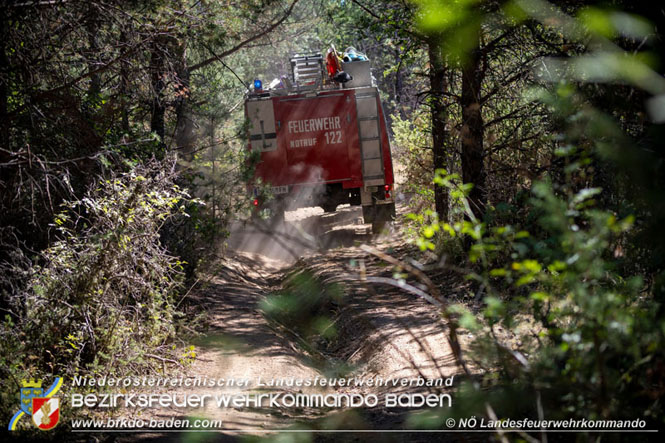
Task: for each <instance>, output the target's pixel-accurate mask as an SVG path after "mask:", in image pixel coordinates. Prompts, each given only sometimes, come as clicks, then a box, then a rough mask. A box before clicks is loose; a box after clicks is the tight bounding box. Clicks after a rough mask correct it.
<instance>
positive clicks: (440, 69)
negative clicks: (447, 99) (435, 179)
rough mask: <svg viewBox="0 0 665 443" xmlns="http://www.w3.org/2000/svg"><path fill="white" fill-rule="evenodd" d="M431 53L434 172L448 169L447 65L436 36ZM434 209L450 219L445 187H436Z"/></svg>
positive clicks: (444, 218) (429, 49) (430, 44)
mask: <svg viewBox="0 0 665 443" xmlns="http://www.w3.org/2000/svg"><path fill="white" fill-rule="evenodd" d="M427 47H428V53H429V64H430V68H429V81H430V89H431V110H432V154H433V160H434V165H433V166H434V171H436V170H437V169H445V170H446V171H448V172H450V171H449V169H448V159H447V153H446V142H447V141H448V132H447V130H446V120H447V115H446V111H447V110H446V106H445V103H444V102H443V92H444V91H445V90H446V88H447V84H446V65H445V62H444V60H443V50H442V49H443V48H442V46H441V41H440V40H439V38H438V37H436V36H434V37H432V38H431V39H430V41H429V42H428V46H427ZM434 207H435V209H436V213H437V214H438V216H439V220H442V221H443V220H447V219H448V189H446V188H445V187H443V186H438V185H435V187H434Z"/></svg>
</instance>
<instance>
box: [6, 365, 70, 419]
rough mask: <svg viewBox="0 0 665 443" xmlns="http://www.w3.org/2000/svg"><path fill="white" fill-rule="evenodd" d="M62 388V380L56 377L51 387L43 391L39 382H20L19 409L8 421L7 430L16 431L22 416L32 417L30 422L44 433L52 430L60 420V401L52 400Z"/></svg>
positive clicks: (57, 399)
mask: <svg viewBox="0 0 665 443" xmlns="http://www.w3.org/2000/svg"><path fill="white" fill-rule="evenodd" d="M61 387H62V378H60V377H56V378H55V381H54V382H53V384H51V386H50V387H49V388H48V389H47V390H46V391H44V389H43V388H42V381H41V380H37V381H35V380H32V379H31V380H30V381H28V380H22V381H21V388H20V393H21V399H20V400H21V405H20V407H21V409H20V410H19V411H17V412H16V414H14V416H13V417H12V419H11V420H10V421H9V430H10V431H14V430H16V425H17V423H18V421H19V420H20V419H21V417H23V416H24V415H26V414H28V415H31V416H32V422H33V423H34V424H35V425H36V426H37V427H38V428H39V429H42V430H44V431H46V430H48V429H53V428H54V427H55V425H57V424H58V420H60V399H59V398H53V395H55V394H56V393H57V392H58V391H59V390H60V388H61Z"/></svg>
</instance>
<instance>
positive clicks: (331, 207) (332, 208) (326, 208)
mask: <svg viewBox="0 0 665 443" xmlns="http://www.w3.org/2000/svg"><path fill="white" fill-rule="evenodd" d="M321 207H322V208H323V212H335V211H336V210H337V205H336V204H334V203H326V204H325V205H321Z"/></svg>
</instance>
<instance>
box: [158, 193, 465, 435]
mask: <svg viewBox="0 0 665 443" xmlns="http://www.w3.org/2000/svg"><path fill="white" fill-rule="evenodd" d="M276 229H277V232H269V231H268V229H267V227H266V226H256V225H251V224H246V225H243V224H240V223H238V224H237V225H235V226H234V227H233V229H232V233H231V236H230V238H229V241H228V250H227V251H226V254H225V257H226V258H225V259H224V262H223V263H221V264H220V266H219V270H218V271H217V272H215V273H214V276H213V277H212V279H211V281H210V283H209V284H208V285H206V286H205V287H204V288H203V289H202V290H200V291H199V292H198V293H197V294H195V295H194V296H195V297H196V299H197V302H198V303H200V304H201V305H203V306H204V307H205V310H206V312H207V316H208V319H209V322H210V331H209V332H208V333H207V334H206V335H204V336H203V337H199V338H197V339H196V340H195V342H194V345H195V346H196V352H197V357H196V359H195V361H194V363H193V365H192V366H191V367H190V368H188V369H187V374H188V375H191V376H202V377H208V378H210V379H213V378H214V379H219V378H224V379H248V380H250V385H249V386H248V387H227V388H215V393H223V394H234V393H235V394H238V393H240V392H243V393H260V392H282V393H284V392H290V393H305V394H311V393H322V394H325V393H338V394H340V393H359V394H369V393H371V394H376V395H378V396H379V398H382V396H383V395H385V394H386V393H399V392H419V393H425V394H427V393H437V394H439V395H440V394H441V393H445V392H446V391H445V388H443V389H442V388H436V389H435V388H430V389H429V390H428V388H422V387H421V388H415V387H390V388H388V387H385V386H383V387H371V388H370V387H366V386H364V387H355V386H354V387H336V388H330V387H328V388H321V387H311V388H305V387H294V386H291V387H289V386H282V387H265V386H259V385H258V380H259V378H260V379H261V380H263V381H269V380H273V379H277V380H280V379H287V380H288V379H291V378H293V379H301V380H306V379H312V380H313V379H315V378H316V377H319V378H326V377H338V376H340V369H339V368H342V367H343V368H344V370H343V371H342V372H341V373H342V374H343V376H344V377H360V378H364V379H369V378H374V379H378V378H383V379H386V380H387V379H395V378H416V377H419V376H421V377H424V378H431V379H437V378H445V377H449V376H452V375H454V374H458V370H457V367H456V366H455V361H454V358H453V354H452V352H451V350H450V347H449V345H448V342H447V339H446V336H445V333H446V329H445V325H444V324H443V323H442V322H441V320H440V317H439V315H438V314H437V313H436V310H435V309H433V308H432V306H431V305H429V304H428V303H427V302H426V301H424V300H423V299H421V298H419V297H418V296H415V295H412V294H408V293H406V292H404V291H401V290H400V289H399V288H395V287H393V286H389V285H385V284H380V283H376V282H368V277H369V276H373V277H377V278H378V280H377V281H379V282H380V281H381V278H383V279H391V278H392V276H393V270H392V268H391V267H388V266H385V265H384V263H383V262H382V261H381V260H380V259H379V258H377V257H375V256H373V255H371V254H369V253H368V252H366V251H364V250H362V249H361V248H360V245H362V244H371V245H372V246H373V247H374V248H377V249H379V250H382V251H387V252H388V253H390V254H392V255H394V256H397V257H407V256H408V254H409V251H411V250H412V248H411V249H409V247H408V246H405V245H404V244H403V237H400V236H398V235H396V234H395V233H394V232H393V233H390V232H387V233H384V234H382V235H379V236H376V235H372V234H371V233H370V232H371V228H370V226H369V225H366V224H363V223H362V215H361V211H360V209H359V208H354V207H349V206H346V207H340V208H338V211H337V212H336V213H333V214H325V213H323V211H322V210H321V209H318V208H315V209H314V208H308V209H301V210H299V211H295V212H287V216H286V220H285V222H284V224H283V225H281V226H279V227H277V228H276ZM301 271H307V272H308V273H309V274H310V275H312V276H314V277H315V278H316V280H317V281H319V282H321V284H322V285H323V286H327V285H334V284H336V285H339V287H341V288H343V297H342V299H341V301H340V302H339V303H338V304H336V305H335V306H334V307H333V308H334V309H333V311H334V312H332V313H331V315H332V316H333V317H334V324H333V327H334V329H335V331H336V334H335V337H334V339H331V340H329V341H327V342H326V343H324V344H323V345H321V346H309V345H308V344H307V343H306V342H305V341H304V340H303V339H302V337H301V336H300V335H299V333H298V332H297V331H296V329H297V328H295V327H294V328H289V327H288V326H284V325H281V324H277V323H276V322H274V321H269V320H267V319H266V317H265V316H264V315H263V314H262V312H261V309H260V306H261V303H262V300H264V299H265V297H266V296H269V295H270V294H273V293H275V292H277V291H279V290H280V289H283V287H284V282H285V280H286V279H287V278H288V276H289V275H293V274H294V273H296V272H301ZM444 274H445V273H444V272H443V271H440V275H434V276H433V277H434V278H441V279H445V278H447V276H446V275H444ZM369 280H371V279H369ZM458 289H459V290H460V291H461V290H463V288H461V287H460V288H458ZM451 290H455V289H454V288H452V289H451ZM181 390H182V389H181ZM201 391H202V392H204V390H203V389H201ZM190 392H191V391H190ZM381 405H382V403H380V404H379V406H381ZM182 412H183V411H182V410H175V409H174V410H170V411H163V410H162V411H160V414H158V416H159V417H158V418H168V417H170V416H181V417H182V416H183V414H182ZM409 412H412V411H407V410H405V409H404V408H385V407H377V408H372V409H370V410H366V411H362V412H358V411H357V410H352V409H348V410H330V409H328V410H324V409H321V408H282V409H279V408H270V407H265V408H252V407H250V408H247V407H244V408H232V407H223V408H220V407H218V406H217V405H216V404H214V402H210V403H209V404H208V406H207V407H206V409H205V410H204V411H201V410H196V411H192V412H191V413H190V414H189V416H197V417H205V418H210V419H221V420H222V421H223V426H222V428H223V429H222V431H221V433H216V434H215V435H214V436H212V435H210V436H209V437H210V438H211V439H212V440H211V441H220V440H221V441H225V440H229V441H233V440H235V439H238V438H242V437H247V436H248V435H258V436H265V435H268V434H269V433H271V432H274V431H275V430H280V429H292V427H293V426H294V425H295V424H298V425H297V426H299V427H302V428H308V429H319V430H320V429H325V428H337V429H393V430H394V429H403V428H405V427H406V426H407V423H406V420H407V417H408V413H409ZM291 435H294V434H291ZM314 435H315V436H316V437H315V438H316V439H317V440H324V441H332V440H334V439H335V436H336V435H335V434H327V433H316V434H314ZM363 435H365V436H366V435H367V434H351V435H349V434H345V436H346V437H352V436H354V437H357V438H358V439H359V441H360V440H363V438H362V436H363ZM375 435H376V434H375ZM183 436H184V434H183ZM145 437H148V438H152V437H157V438H158V439H160V440H161V439H162V438H167V439H168V440H169V441H180V440H179V437H178V435H177V434H175V435H174V434H170V435H151V436H147V435H146V436H145ZM421 437H422V441H431V440H432V437H431V435H429V436H427V435H415V434H390V436H389V439H390V441H418V440H420V439H421ZM206 441H208V439H206Z"/></svg>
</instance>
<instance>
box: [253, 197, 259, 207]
mask: <svg viewBox="0 0 665 443" xmlns="http://www.w3.org/2000/svg"><path fill="white" fill-rule="evenodd" d="M252 204H253V205H254V206H258V205H259V199H258V198H255V199H254V201H253V202H252Z"/></svg>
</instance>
